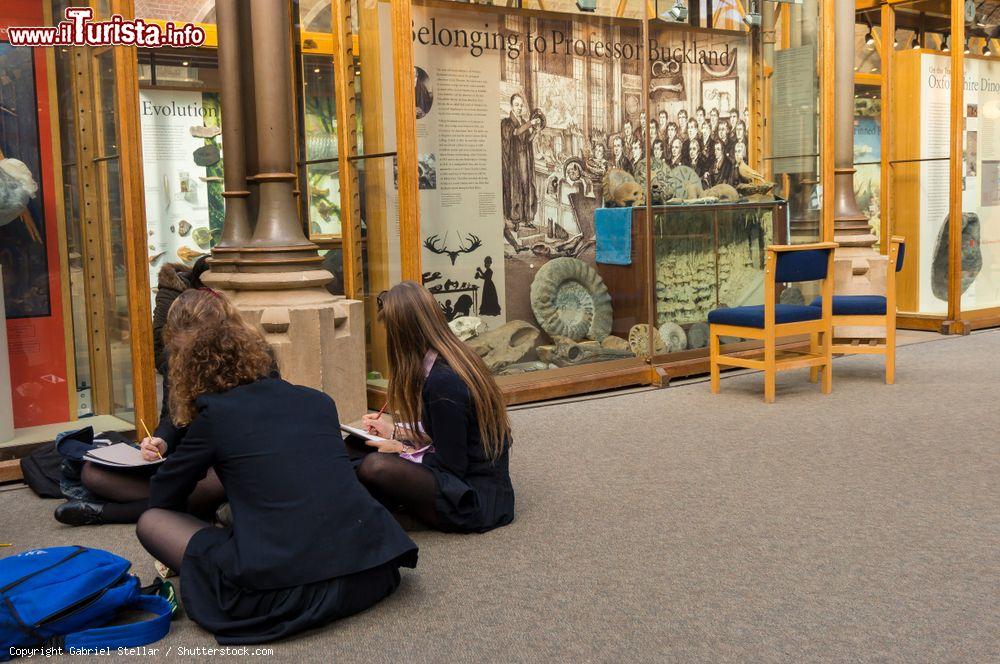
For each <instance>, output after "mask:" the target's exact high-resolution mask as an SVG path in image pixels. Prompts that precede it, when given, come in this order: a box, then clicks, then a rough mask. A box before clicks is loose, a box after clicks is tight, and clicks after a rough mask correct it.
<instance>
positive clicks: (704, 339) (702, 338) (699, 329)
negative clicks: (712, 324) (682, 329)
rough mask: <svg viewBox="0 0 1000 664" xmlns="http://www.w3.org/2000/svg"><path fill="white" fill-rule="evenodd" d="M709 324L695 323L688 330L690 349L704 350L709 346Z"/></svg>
mask: <svg viewBox="0 0 1000 664" xmlns="http://www.w3.org/2000/svg"><path fill="white" fill-rule="evenodd" d="M708 332H709V326H708V323H693V324H692V325H691V327H689V328H688V331H687V337H688V348H704V347H705V346H707V345H708Z"/></svg>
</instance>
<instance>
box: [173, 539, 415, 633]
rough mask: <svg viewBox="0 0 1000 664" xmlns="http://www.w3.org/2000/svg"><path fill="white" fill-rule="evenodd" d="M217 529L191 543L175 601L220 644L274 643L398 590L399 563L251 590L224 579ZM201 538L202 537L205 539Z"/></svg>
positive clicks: (327, 622)
mask: <svg viewBox="0 0 1000 664" xmlns="http://www.w3.org/2000/svg"><path fill="white" fill-rule="evenodd" d="M221 530H223V529H220V528H205V529H203V530H201V531H199V532H197V533H196V534H195V536H194V537H192V538H191V541H190V543H189V544H188V548H187V550H186V551H185V553H184V561H183V562H182V564H181V599H182V600H183V602H184V610H185V611H186V612H187V614H188V616H189V617H190V618H191V619H192V620H194V621H195V622H196V623H198V624H199V625H201V626H202V627H203V628H205V629H206V630H208V631H210V632H212V634H214V635H215V640H216V641H218V642H219V643H220V644H222V645H236V644H255V643H267V642H269V641H275V640H277V639H282V638H285V637H287V636H291V635H292V634H295V633H297V632H301V631H304V630H307V629H312V628H314V627H322V626H323V625H326V624H329V623H331V622H333V621H334V620H338V619H340V618H346V617H347V616H350V615H353V614H355V613H359V612H361V611H364V610H365V609H367V608H369V607H371V606H374V605H375V604H377V603H378V602H379V601H381V600H382V599H384V598H386V597H388V596H389V595H391V594H392V593H393V592H395V590H396V588H397V587H399V566H400V561H398V560H393V561H390V562H388V563H383V564H382V565H379V566H377V567H374V568H372V569H367V570H364V571H361V572H355V573H353V574H347V575H344V576H340V577H336V578H333V579H327V580H324V581H317V582H315V583H309V584H305V585H301V586H295V587H291V588H279V589H275V590H253V589H249V588H242V587H240V586H239V585H237V584H235V583H233V582H232V581H231V580H230V579H228V578H226V575H225V572H224V571H223V570H221V569H220V568H219V566H218V565H217V564H216V563H215V562H214V561H213V559H212V556H211V549H212V547H213V545H214V544H215V543H216V542H218V541H219V540H218V539H217V537H218V532H210V533H206V532H205V531H221ZM205 535H207V536H205Z"/></svg>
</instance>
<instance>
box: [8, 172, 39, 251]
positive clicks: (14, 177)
mask: <svg viewBox="0 0 1000 664" xmlns="http://www.w3.org/2000/svg"><path fill="white" fill-rule="evenodd" d="M36 193H38V185H37V184H36V183H35V179H34V178H33V177H31V171H30V170H28V167H27V166H26V165H25V163H24V162H23V161H21V160H20V159H10V158H8V159H2V158H0V226H6V225H7V224H9V223H10V222H12V221H14V220H15V219H18V218H19V217H23V219H24V224H25V226H27V228H28V235H30V236H31V239H32V240H34V241H35V242H41V236H40V235H39V234H38V227H37V226H35V222H34V221H33V220H32V219H31V216H30V215H28V214H27V211H28V210H27V208H28V201H29V200H31V199H32V198H34V197H35V194H36Z"/></svg>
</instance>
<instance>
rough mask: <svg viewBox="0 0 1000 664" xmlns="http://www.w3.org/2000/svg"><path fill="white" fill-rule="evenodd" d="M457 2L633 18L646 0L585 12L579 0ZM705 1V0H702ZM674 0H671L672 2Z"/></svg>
mask: <svg viewBox="0 0 1000 664" xmlns="http://www.w3.org/2000/svg"><path fill="white" fill-rule="evenodd" d="M450 1H451V2H454V3H456V4H480V5H498V6H502V5H507V4H517V6H518V7H519V8H521V9H540V10H543V11H545V12H548V13H549V14H554V13H565V14H576V15H580V14H585V15H588V16H606V17H619V18H631V19H642V18H643V16H644V4H645V2H644V1H639V0H627V1H626V2H624V3H622V2H621V0H592V3H591V4H592V5H593V9H592V10H588V11H586V12H584V11H583V10H581V9H580V8H579V5H580V4H584V5H585V6H586V4H587V3H577V0H520V2H517V3H507V2H495V1H488V2H483V1H481V0H450ZM687 1H688V0H682V2H687ZM702 1H704V0H702ZM729 1H730V0H723V2H729ZM672 2H673V0H671V3H672ZM659 4H660V5H664V8H665V9H667V8H668V7H667V6H666V5H667V3H666V2H664V0H659Z"/></svg>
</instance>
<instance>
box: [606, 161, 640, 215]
mask: <svg viewBox="0 0 1000 664" xmlns="http://www.w3.org/2000/svg"><path fill="white" fill-rule="evenodd" d="M602 190H603V191H604V196H605V201H604V204H605V205H606V206H608V207H633V206H635V205H642V204H643V203H644V202H645V198H646V196H645V194H644V193H643V190H642V187H641V186H639V183H638V182H636V181H635V178H634V177H632V174H631V173H629V172H628V171H625V170H622V169H620V168H609V169H608V172H607V173H605V174H604V187H603V188H602Z"/></svg>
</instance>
